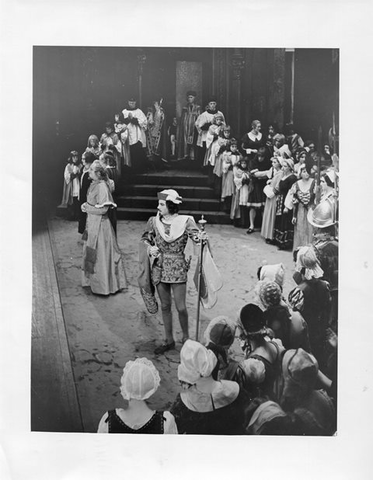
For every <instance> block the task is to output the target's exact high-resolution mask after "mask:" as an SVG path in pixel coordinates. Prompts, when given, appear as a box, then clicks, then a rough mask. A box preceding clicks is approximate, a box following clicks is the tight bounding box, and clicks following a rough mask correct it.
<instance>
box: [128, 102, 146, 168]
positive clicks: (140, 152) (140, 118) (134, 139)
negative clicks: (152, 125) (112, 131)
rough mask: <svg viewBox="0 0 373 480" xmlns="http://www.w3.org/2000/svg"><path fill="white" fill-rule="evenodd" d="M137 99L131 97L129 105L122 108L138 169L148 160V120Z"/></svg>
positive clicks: (131, 149)
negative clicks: (138, 105) (146, 150)
mask: <svg viewBox="0 0 373 480" xmlns="http://www.w3.org/2000/svg"><path fill="white" fill-rule="evenodd" d="M136 103H137V101H136V99H135V98H134V97H130V98H129V100H128V106H127V108H125V109H124V110H122V114H123V118H124V123H125V124H126V125H127V127H128V136H129V145H130V154H131V162H132V166H133V168H134V169H135V170H136V171H140V170H142V169H143V168H144V166H145V162H146V153H145V148H146V135H145V132H146V129H147V120H146V116H145V114H144V112H143V111H142V110H140V108H137V106H136Z"/></svg>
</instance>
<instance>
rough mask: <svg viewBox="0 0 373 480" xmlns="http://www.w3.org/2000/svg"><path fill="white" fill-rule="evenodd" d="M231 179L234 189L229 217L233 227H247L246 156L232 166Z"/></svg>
mask: <svg viewBox="0 0 373 480" xmlns="http://www.w3.org/2000/svg"><path fill="white" fill-rule="evenodd" d="M233 181H234V184H235V186H236V189H235V192H234V194H233V197H232V206H231V214H230V217H231V219H232V220H233V222H234V226H235V227H241V228H247V225H248V221H249V219H248V217H249V215H248V207H247V202H248V198H249V183H250V173H249V170H248V164H247V160H246V158H242V159H241V160H240V161H239V162H237V163H236V164H235V165H234V166H233Z"/></svg>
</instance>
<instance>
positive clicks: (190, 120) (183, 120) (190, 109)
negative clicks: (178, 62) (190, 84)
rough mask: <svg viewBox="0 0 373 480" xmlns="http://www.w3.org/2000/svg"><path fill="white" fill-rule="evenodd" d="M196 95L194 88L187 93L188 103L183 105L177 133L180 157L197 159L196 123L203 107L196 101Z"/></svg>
mask: <svg viewBox="0 0 373 480" xmlns="http://www.w3.org/2000/svg"><path fill="white" fill-rule="evenodd" d="M196 96H197V93H196V92H195V91H193V90H190V91H188V92H187V94H186V98H187V104H186V105H185V106H184V107H183V110H182V113H181V117H180V124H179V131H178V134H177V139H178V154H179V159H190V160H194V159H195V145H196V141H197V131H196V128H195V123H196V120H197V118H198V117H199V115H200V114H201V107H200V106H199V105H197V104H196V103H195V100H196Z"/></svg>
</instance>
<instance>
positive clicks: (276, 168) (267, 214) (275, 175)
mask: <svg viewBox="0 0 373 480" xmlns="http://www.w3.org/2000/svg"><path fill="white" fill-rule="evenodd" d="M271 161H272V167H271V168H270V169H269V171H268V175H267V176H268V180H267V186H265V187H264V189H263V192H264V194H265V195H266V200H265V204H264V212H263V220H262V229H261V232H260V234H261V236H262V237H263V238H265V240H266V243H269V244H272V243H273V238H274V228H275V219H276V195H275V190H276V188H277V187H278V184H279V182H280V180H281V178H282V175H283V170H282V167H281V163H280V161H279V158H278V157H276V156H274V157H272V159H271Z"/></svg>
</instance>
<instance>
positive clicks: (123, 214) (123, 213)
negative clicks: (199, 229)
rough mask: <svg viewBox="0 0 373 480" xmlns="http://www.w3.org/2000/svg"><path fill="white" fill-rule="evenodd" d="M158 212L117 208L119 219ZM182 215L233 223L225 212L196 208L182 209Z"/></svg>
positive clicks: (150, 215) (141, 216)
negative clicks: (198, 209) (197, 209)
mask: <svg viewBox="0 0 373 480" xmlns="http://www.w3.org/2000/svg"><path fill="white" fill-rule="evenodd" d="M155 213H156V211H155V209H154V208H152V209H148V208H130V207H118V209H117V218H118V220H140V221H141V220H143V221H146V220H148V218H149V217H152V216H154V215H155ZM179 213H180V214H181V215H192V216H193V217H194V220H195V221H196V222H198V220H200V218H201V215H202V214H203V215H204V218H205V220H206V221H207V223H210V224H221V225H229V224H231V223H232V222H231V219H230V218H229V215H228V214H227V213H224V212H214V211H205V212H202V211H196V210H180V212H179Z"/></svg>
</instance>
